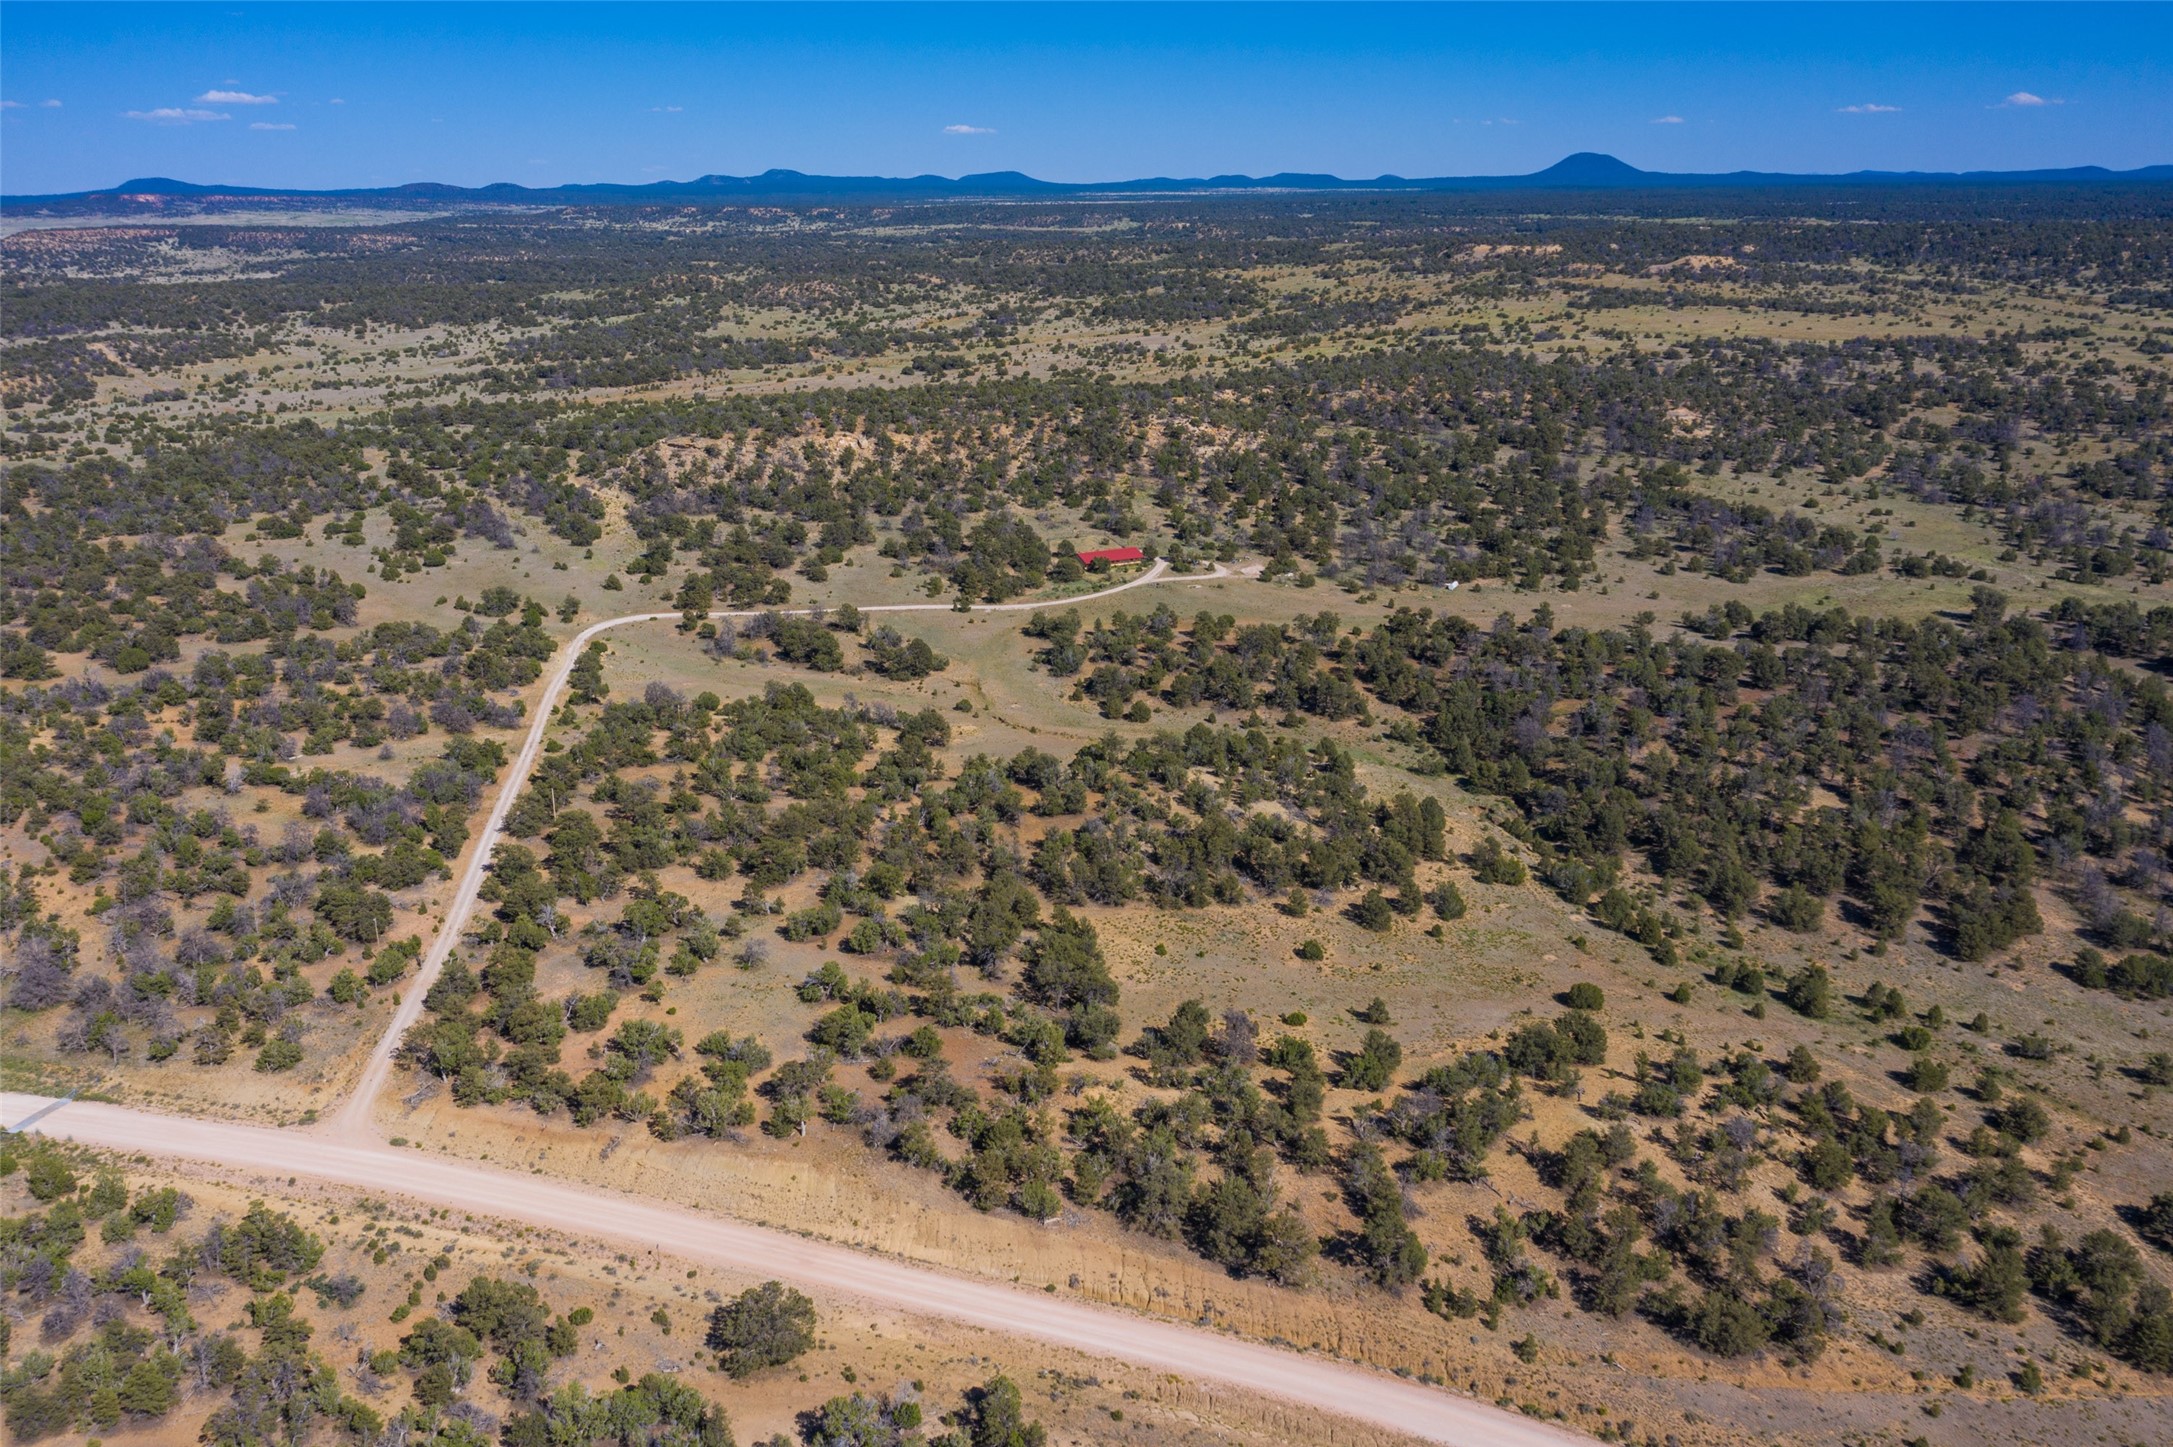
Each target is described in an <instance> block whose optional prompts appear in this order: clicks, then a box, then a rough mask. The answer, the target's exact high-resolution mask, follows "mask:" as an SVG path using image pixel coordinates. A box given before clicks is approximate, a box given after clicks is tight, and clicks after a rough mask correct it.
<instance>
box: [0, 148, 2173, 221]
mask: <svg viewBox="0 0 2173 1447" xmlns="http://www.w3.org/2000/svg"><path fill="white" fill-rule="evenodd" d="M2168 182H2173V165H2164V166H2144V167H2142V168H2140V169H2138V170H2133V171H2111V170H2107V169H2106V168H2105V167H2103V166H2069V167H2065V168H2062V169H2057V170H2039V171H1850V172H1847V173H1846V174H1842V175H1795V174H1789V173H1785V172H1780V171H1726V172H1718V173H1706V172H1679V171H1641V170H1639V169H1638V168H1637V167H1635V166H1632V165H1630V164H1629V163H1628V162H1626V161H1620V160H1617V159H1616V158H1615V157H1613V156H1608V155H1602V154H1600V153H1598V152H1596V151H1580V152H1578V153H1577V154H1576V155H1574V156H1567V157H1564V158H1563V159H1562V160H1560V161H1557V162H1556V163H1555V164H1553V165H1551V166H1549V167H1547V168H1546V169H1545V170H1544V171H1534V172H1532V173H1531V174H1530V175H1525V176H1431V177H1421V178H1416V179H1414V178H1411V177H1406V176H1375V177H1374V178H1372V179H1371V180H1345V179H1344V178H1343V177H1341V176H1317V175H1307V174H1299V173H1292V172H1283V173H1279V174H1277V175H1273V176H1205V177H1183V178H1179V177H1172V176H1152V177H1146V178H1142V179H1139V180H1132V181H1100V182H1066V181H1042V180H1037V179H1036V178H1034V177H1032V176H1028V175H1025V174H1024V173H1022V172H1018V171H989V172H984V173H982V174H979V175H973V176H960V177H957V178H956V179H953V178H951V177H948V176H810V175H807V174H806V173H804V172H801V171H781V170H771V171H764V172H763V173H762V174H761V175H759V176H698V177H696V178H695V179H694V180H691V181H648V182H643V183H640V184H638V185H613V184H592V185H575V186H516V185H514V184H512V183H511V182H506V181H501V182H498V183H497V184H495V185H490V186H449V185H445V184H442V183H440V182H435V181H416V182H411V183H409V184H408V185H405V186H375V187H348V188H343V189H338V190H329V191H309V190H298V189H279V188H274V187H263V186H207V185H200V184H197V183H195V182H191V181H174V180H168V179H166V178H164V177H157V176H153V177H145V178H141V179H138V180H134V181H124V182H122V183H121V184H120V185H118V186H115V187H112V188H111V189H109V190H100V191H76V192H70V193H67V194H63V195H52V196H0V208H5V209H7V210H16V211H20V210H24V209H35V208H40V207H64V208H67V209H71V210H75V209H82V208H84V207H86V206H89V205H95V204H96V203H113V204H120V205H126V206H131V207H139V206H155V205H156V204H157V203H159V202H162V201H166V200H175V201H193V202H205V201H214V200H219V199H231V200H235V201H277V200H294V201H349V202H367V201H381V202H403V201H405V202H418V201H419V202H441V203H454V204H459V203H472V204H483V205H490V204H497V205H645V204H650V203H658V202H701V201H719V202H724V201H746V200H779V201H782V200H793V201H819V200H824V199H832V200H862V201H870V200H883V199H897V200H951V199H996V198H1005V197H1026V198H1031V197H1048V198H1059V197H1091V196H1108V195H1148V194H1209V193H1214V192H1231V191H1250V192H1266V191H1287V192H1307V191H1322V192H1333V191H1375V192H1382V191H1386V192H1428V191H1668V190H1684V189H1692V188H1695V189H1733V190H1746V189H1750V190H1771V189H1776V188H1785V187H1833V186H1848V187H1859V186H2026V185H2039V184H2046V183H2051V184H2061V185H2069V186H2076V185H2081V186H2091V185H2123V186H2132V185H2163V184H2166V183H2168Z"/></svg>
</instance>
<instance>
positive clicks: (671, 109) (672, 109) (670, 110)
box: [649, 106, 686, 116]
mask: <svg viewBox="0 0 2173 1447" xmlns="http://www.w3.org/2000/svg"><path fill="white" fill-rule="evenodd" d="M649 109H650V110H651V111H653V112H656V113H657V114H659V115H667V116H675V115H678V114H679V113H680V112H681V111H683V110H685V109H686V107H685V106H651V107H649Z"/></svg>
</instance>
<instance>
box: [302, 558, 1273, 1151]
mask: <svg viewBox="0 0 2173 1447" xmlns="http://www.w3.org/2000/svg"><path fill="white" fill-rule="evenodd" d="M1233 576H1236V575H1235V574H1233V573H1232V572H1231V571H1230V570H1229V569H1226V568H1224V567H1223V566H1222V565H1221V564H1220V563H1217V564H1216V565H1215V570H1214V571H1213V572H1211V573H1177V574H1171V573H1170V571H1169V561H1168V560H1167V559H1165V558H1157V559H1155V562H1154V566H1153V567H1151V568H1149V569H1148V570H1147V571H1146V572H1144V573H1142V574H1140V575H1139V576H1138V577H1136V578H1133V579H1131V580H1130V581H1129V582H1123V583H1118V584H1117V585H1116V586H1114V587H1110V588H1103V589H1102V590H1100V591H1099V592H1095V593H1083V594H1081V595H1080V596H1078V597H1076V598H1059V599H1056V600H1053V601H1051V600H1047V599H1044V600H1041V601H1037V602H1032V603H982V604H979V605H977V606H976V607H975V608H974V609H973V611H974V612H976V613H1011V612H1020V611H1024V610H1026V609H1029V608H1052V607H1059V606H1062V607H1069V606H1071V605H1072V604H1074V603H1087V602H1092V601H1093V600H1094V599H1097V598H1107V597H1109V596H1110V595H1111V594H1114V593H1122V592H1126V591H1128V590H1129V589H1132V588H1144V587H1146V586H1147V585H1148V584H1150V583H1159V582H1163V581H1169V582H1195V583H1204V582H1208V581H1211V580H1213V579H1216V578H1228V577H1233ZM837 606H842V605H832V610H833V611H834V609H835V607H837ZM814 611H815V610H814V609H812V608H784V609H769V608H744V609H733V610H724V611H720V612H715V613H711V614H709V615H708V616H710V617H711V618H756V617H760V616H762V615H763V614H765V613H770V612H781V613H783V614H784V615H785V616H786V617H791V618H802V617H806V616H808V615H809V614H811V613H813V612H814ZM860 611H861V612H862V613H864V614H865V613H952V612H956V611H957V609H956V608H954V607H953V606H952V605H951V604H949V603H880V604H875V605H872V606H870V607H866V608H862V609H861V610H860ZM682 616H683V615H682V614H680V613H678V612H671V613H628V614H625V615H623V616H621V617H618V618H606V619H604V620H603V621H602V622H601V623H591V624H590V625H589V626H588V627H586V628H584V629H582V630H581V631H580V632H579V633H577V634H575V635H574V636H573V639H572V640H571V641H570V642H568V643H566V644H565V645H564V646H563V647H561V648H560V649H559V651H558V655H557V657H556V659H555V660H554V661H553V662H552V665H551V676H550V680H549V681H548V682H547V683H545V684H544V686H543V693H542V694H541V695H540V696H539V697H538V698H537V700H536V713H535V719H534V721H533V722H531V723H530V724H529V726H528V736H527V737H526V738H524V739H522V740H521V751H520V753H519V754H517V755H515V756H514V759H513V766H512V767H511V768H510V769H508V770H507V771H506V775H505V778H504V780H503V781H502V782H501V783H500V784H499V786H498V797H497V799H496V800H495V801H494V802H493V803H492V804H491V810H490V817H489V819H487V820H486V821H485V822H484V824H483V832H482V834H481V836H480V837H479V838H477V840H476V842H475V846H474V848H473V849H472V850H471V851H470V852H469V855H468V866H467V868H465V869H463V870H462V871H461V872H460V883H459V884H458V885H457V886H456V887H455V888H454V890H453V898H452V903H451V904H450V905H448V906H447V908H446V911H445V915H444V923H443V924H440V925H439V926H438V932H437V937H436V938H435V939H433V940H432V941H431V942H430V948H429V950H428V951H426V952H425V953H424V955H423V960H422V969H421V970H420V971H419V972H418V973H417V975H416V978H415V979H414V981H413V982H412V983H410V984H409V985H407V986H406V987H404V988H403V989H402V990H401V992H400V1004H399V1008H397V1009H395V1010H394V1011H393V1012H392V1021H391V1023H390V1024H388V1025H387V1026H386V1027H385V1033H384V1034H383V1035H381V1036H379V1037H378V1041H377V1044H376V1046H375V1047H374V1048H372V1050H371V1051H370V1058H369V1059H368V1060H367V1061H366V1062H364V1064H363V1067H362V1076H361V1078H360V1079H359V1080H358V1081H357V1082H356V1083H355V1088H354V1090H353V1091H352V1092H351V1093H350V1094H349V1095H348V1097H347V1103H346V1104H345V1105H343V1106H342V1107H341V1108H340V1109H339V1110H338V1111H337V1112H335V1113H334V1114H332V1115H330V1116H327V1117H326V1118H325V1121H324V1123H323V1125H322V1126H321V1127H319V1129H321V1130H322V1131H323V1132H324V1133H325V1134H327V1135H331V1136H335V1137H338V1138H340V1139H343V1140H368V1139H372V1138H373V1136H372V1132H371V1120H370V1113H371V1111H372V1110H374V1109H375V1108H376V1104H377V1097H378V1095H379V1094H380V1093H381V1092H382V1091H383V1090H384V1088H385V1081H386V1080H387V1079H388V1078H390V1076H391V1074H392V1059H393V1056H394V1054H395V1053H397V1052H398V1050H399V1048H400V1041H401V1038H402V1037H403V1036H405V1035H406V1034H407V1032H408V1028H409V1027H410V1026H412V1025H413V1024H414V1023H415V1022H416V1020H418V1019H420V1018H421V1016H422V1009H423V996H424V994H425V993H427V992H428V991H429V989H430V987H431V985H433V984H435V983H436V982H437V978H438V972H439V971H440V970H442V969H443V968H444V967H445V961H446V960H447V959H448V958H450V957H451V955H452V953H453V947H454V946H455V945H457V944H458V943H460V932H461V930H462V929H463V928H464V927H465V926H466V924H467V921H468V912H469V911H470V910H472V909H474V908H475V898H476V892H477V891H478V890H480V889H481V888H482V887H483V876H484V875H485V874H487V873H488V872H489V870H490V856H491V852H492V851H493V850H495V849H496V848H497V847H498V838H499V836H500V835H501V834H502V833H503V832H504V831H505V822H506V813H507V811H508V810H510V809H511V808H512V807H513V801H514V800H515V799H517V798H519V797H520V793H521V787H522V786H523V785H525V784H526V783H527V782H528V775H529V771H530V770H532V769H534V768H535V766H536V757H537V755H538V754H540V753H541V752H542V751H543V735H544V731H545V730H546V729H547V728H549V727H550V723H551V711H552V709H554V708H556V707H557V701H558V696H559V693H560V692H561V691H562V690H563V689H564V688H565V687H566V677H567V675H568V674H570V673H571V672H572V671H573V666H574V664H575V663H577V662H579V661H580V658H581V652H582V650H583V649H585V648H587V647H588V646H589V643H590V641H591V640H592V639H594V638H596V637H597V636H599V635H601V634H604V633H608V632H610V631H611V630H612V629H614V628H624V627H625V626H626V625H628V624H630V623H656V622H661V621H664V620H666V619H678V618H680V617H682Z"/></svg>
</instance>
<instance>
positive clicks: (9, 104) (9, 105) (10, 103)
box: [0, 100, 23, 111]
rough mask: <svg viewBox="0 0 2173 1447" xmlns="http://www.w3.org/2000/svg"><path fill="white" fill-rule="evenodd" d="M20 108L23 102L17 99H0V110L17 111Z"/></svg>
mask: <svg viewBox="0 0 2173 1447" xmlns="http://www.w3.org/2000/svg"><path fill="white" fill-rule="evenodd" d="M22 108H23V103H22V102H21V101H19V100H0V111H19V110H21V109H22Z"/></svg>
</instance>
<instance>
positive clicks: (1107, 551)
mask: <svg viewBox="0 0 2173 1447" xmlns="http://www.w3.org/2000/svg"><path fill="white" fill-rule="evenodd" d="M1146 561H1147V555H1146V554H1145V553H1143V552H1141V551H1140V550H1139V549H1137V548H1095V549H1094V550H1092V551H1091V552H1085V553H1081V554H1079V565H1080V566H1081V567H1084V568H1091V567H1093V566H1094V565H1095V564H1096V563H1102V564H1106V565H1107V566H1109V567H1112V568H1121V567H1125V566H1127V565H1128V564H1132V563H1144V562H1146Z"/></svg>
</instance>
